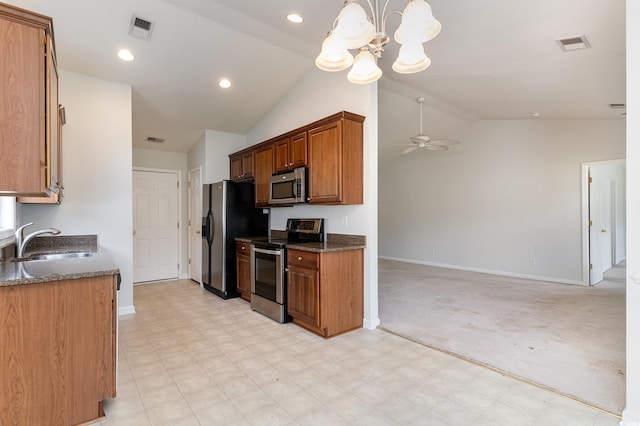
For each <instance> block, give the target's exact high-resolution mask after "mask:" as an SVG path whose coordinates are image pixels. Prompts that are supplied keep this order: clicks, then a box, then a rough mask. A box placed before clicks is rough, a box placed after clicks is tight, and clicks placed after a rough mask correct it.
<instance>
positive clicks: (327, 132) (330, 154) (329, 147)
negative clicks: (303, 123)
mask: <svg viewBox="0 0 640 426" xmlns="http://www.w3.org/2000/svg"><path fill="white" fill-rule="evenodd" d="M308 148H309V198H310V199H309V203H340V202H341V201H342V198H341V196H342V167H343V164H342V122H341V121H337V122H335V123H330V124H327V125H325V126H321V127H318V128H315V129H313V130H310V131H309V140H308Z"/></svg>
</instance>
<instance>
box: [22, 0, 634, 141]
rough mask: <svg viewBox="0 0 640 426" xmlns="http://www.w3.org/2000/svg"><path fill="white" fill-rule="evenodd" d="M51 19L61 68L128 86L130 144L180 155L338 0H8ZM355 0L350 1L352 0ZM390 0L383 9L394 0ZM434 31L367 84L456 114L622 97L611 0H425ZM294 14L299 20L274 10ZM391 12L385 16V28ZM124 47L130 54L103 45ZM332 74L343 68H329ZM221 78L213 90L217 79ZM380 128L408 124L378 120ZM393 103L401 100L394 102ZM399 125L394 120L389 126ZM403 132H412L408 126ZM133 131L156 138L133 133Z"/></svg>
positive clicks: (268, 100)
mask: <svg viewBox="0 0 640 426" xmlns="http://www.w3.org/2000/svg"><path fill="white" fill-rule="evenodd" d="M9 3H10V4H14V5H16V6H19V7H23V8H26V9H30V10H33V11H36V12H39V13H42V14H45V15H49V16H52V17H53V19H54V29H55V37H56V45H57V53H58V62H59V67H60V68H61V69H64V70H67V71H73V72H78V73H83V74H87V75H91V76H95V77H99V78H103V79H107V80H111V81H116V82H122V83H126V84H130V85H131V86H132V88H133V145H134V147H139V148H148V149H162V150H168V151H175V152H188V151H189V149H190V148H191V146H192V145H193V143H194V142H195V140H196V139H197V138H198V136H199V135H200V133H201V132H202V130H203V129H214V130H219V131H224V132H230V133H238V134H246V133H247V132H248V131H249V130H250V129H251V128H252V127H253V126H254V125H255V124H256V123H257V122H258V121H259V120H260V119H261V118H262V117H263V115H264V114H265V113H266V112H267V111H269V110H270V109H271V108H272V107H273V106H274V105H275V104H276V103H277V102H278V101H279V100H280V99H281V98H282V97H283V96H284V94H285V93H286V92H287V91H288V90H290V88H291V87H292V86H293V85H295V84H296V82H297V81H298V80H299V79H300V78H301V77H302V76H303V75H304V74H306V73H307V72H308V71H309V70H311V69H312V68H313V67H314V66H315V65H314V59H315V57H316V56H317V54H318V53H319V50H320V45H321V42H322V40H323V39H324V37H325V36H326V33H327V31H329V30H330V29H331V26H332V24H333V20H334V19H335V17H336V16H337V14H338V12H339V11H340V9H341V7H342V5H343V0H278V1H258V0H216V1H213V0H111V1H99V0H11V1H9ZM361 3H364V0H363V1H362V2H361ZM405 4H406V2H405V1H402V0H390V7H391V8H395V9H402V8H403V7H404V5H405ZM429 4H430V5H431V7H432V9H433V13H434V16H435V17H436V18H437V19H438V20H440V21H441V23H442V27H443V29H442V32H441V33H440V35H438V36H437V37H436V38H435V39H433V40H431V41H429V42H428V43H426V44H425V50H426V53H427V55H428V56H429V57H430V58H431V60H432V65H431V66H430V67H429V68H428V69H427V70H425V71H423V72H421V73H418V74H411V75H400V74H396V73H394V72H393V71H391V64H392V63H393V60H394V59H395V57H396V56H397V46H396V44H395V43H394V42H392V43H390V45H389V46H388V48H387V49H386V50H385V53H384V56H383V58H382V60H381V61H380V65H381V68H382V69H383V71H384V75H383V77H382V79H381V80H380V86H381V88H383V89H386V90H392V91H394V92H398V93H402V94H403V95H405V96H406V97H407V98H415V97H417V96H418V95H426V96H427V97H428V98H429V99H430V100H431V103H432V105H440V106H441V107H442V108H445V109H450V110H453V111H458V112H460V114H461V116H464V117H467V118H468V119H476V118H478V119H525V118H531V114H532V113H534V112H535V113H539V114H540V118H546V119H616V118H620V117H621V112H620V110H615V109H611V108H609V106H608V104H611V103H624V102H625V10H624V2H622V1H613V0H607V1H602V0H562V1H553V0H539V1H526V2H518V1H512V0H484V1H476V0H456V1H451V0H430V1H429ZM291 12H296V13H298V14H300V15H302V16H303V17H304V19H305V21H304V23H302V24H298V25H296V24H292V23H290V22H288V21H287V20H286V19H285V16H286V15H287V14H288V13H291ZM132 14H137V15H139V16H141V17H143V18H145V19H147V20H149V21H152V22H154V24H155V26H154V29H153V32H152V36H151V39H150V40H149V41H146V40H142V39H139V38H134V37H131V36H129V35H128V32H129V24H130V20H131V16H132ZM398 22H399V18H398V16H396V15H392V16H390V17H389V20H388V22H387V24H388V27H389V29H390V32H393V31H394V30H395V28H396V27H397V24H398ZM576 35H585V36H586V37H587V39H588V40H589V42H590V43H591V46H592V47H591V48H590V49H586V50H578V51H572V52H563V51H562V50H561V49H560V48H559V46H558V44H557V43H556V41H555V39H557V38H563V37H570V36H576ZM122 47H128V48H129V49H130V50H132V51H133V52H134V54H135V56H136V60H135V61H134V62H131V63H124V62H121V61H120V60H119V59H117V57H116V55H115V53H116V51H117V50H118V49H120V48H122ZM343 74H344V77H345V78H346V72H343ZM223 77H226V78H229V79H230V80H231V81H232V84H233V86H232V88H231V89H228V90H223V89H221V88H220V87H218V85H217V82H218V80H219V79H221V78H223ZM398 107H399V106H398V105H385V104H384V102H383V103H381V105H380V107H379V108H380V111H379V116H380V122H381V123H384V124H385V126H387V129H386V132H387V133H389V132H394V131H395V130H394V129H393V126H397V132H398V134H402V135H404V134H405V133H407V132H408V133H412V131H413V130H416V129H410V130H409V131H407V130H406V123H396V122H397V121H398V120H392V119H388V120H387V118H386V117H392V116H397V115H398V114H403V113H404V114H410V115H411V116H412V117H415V118H416V119H417V112H416V111H417V110H415V109H413V105H412V109H411V110H409V111H406V112H404V111H401V112H398V111H397V110H395V109H397V108H398ZM404 108H406V106H405V107H404ZM403 127H405V128H403ZM413 133H415V131H413ZM147 136H153V137H159V138H163V139H165V140H166V142H165V143H164V144H162V145H157V144H152V143H150V142H146V141H145V139H146V137H147Z"/></svg>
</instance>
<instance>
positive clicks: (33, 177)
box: [0, 3, 61, 202]
mask: <svg viewBox="0 0 640 426" xmlns="http://www.w3.org/2000/svg"><path fill="white" fill-rule="evenodd" d="M0 34H2V36H1V37H0V88H1V90H0V91H1V92H2V94H3V95H2V96H3V97H4V98H5V99H11V102H0V121H2V122H4V123H6V124H7V125H6V126H3V128H4V130H3V135H2V139H0V195H9V196H20V195H23V196H35V197H49V198H52V197H54V198H55V195H53V194H57V193H58V192H59V188H60V187H61V181H60V170H59V161H58V159H59V157H60V141H61V138H60V137H59V136H60V133H59V127H60V115H59V105H58V73H57V65H56V54H55V43H54V38H53V21H52V19H51V18H49V17H47V16H43V15H39V14H37V13H33V12H29V11H27V10H24V9H20V8H17V7H13V6H10V5H8V4H4V3H0ZM42 201H45V202H51V201H46V199H43V200H42ZM58 201H59V200H55V201H54V202H58Z"/></svg>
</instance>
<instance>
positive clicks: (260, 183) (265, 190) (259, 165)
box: [255, 145, 273, 206]
mask: <svg viewBox="0 0 640 426" xmlns="http://www.w3.org/2000/svg"><path fill="white" fill-rule="evenodd" d="M272 174H273V145H272V146H269V147H267V148H264V149H261V150H260V151H257V152H256V172H255V187H256V206H266V205H268V204H269V191H270V185H269V180H270V179H271V175H272Z"/></svg>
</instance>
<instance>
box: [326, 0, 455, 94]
mask: <svg viewBox="0 0 640 426" xmlns="http://www.w3.org/2000/svg"><path fill="white" fill-rule="evenodd" d="M365 1H366V4H367V5H368V6H369V10H370V12H371V15H367V12H366V11H365V9H364V8H363V7H362V6H361V5H360V1H359V0H346V2H345V6H344V7H343V8H342V10H341V11H340V14H339V15H338V17H337V18H336V19H335V21H334V25H333V29H332V30H331V32H329V35H328V36H327V38H326V39H325V40H324V42H323V43H322V50H321V52H320V54H319V55H318V57H317V58H316V66H317V67H318V68H320V69H321V70H324V71H331V72H336V71H343V70H346V69H347V68H349V67H352V68H351V70H350V71H349V73H348V74H347V78H348V79H349V81H351V82H352V83H356V84H367V83H372V82H374V81H376V80H378V79H379V78H380V77H381V76H382V70H380V68H379V67H378V65H377V64H376V60H377V59H380V58H381V57H382V53H383V51H384V47H385V46H386V45H387V43H389V40H390V37H389V35H387V33H386V30H385V22H386V19H387V17H388V16H389V15H391V14H393V13H396V14H399V15H401V16H402V19H401V21H400V26H399V27H398V29H397V30H396V32H395V34H394V36H393V38H394V40H395V41H396V42H397V43H398V44H400V51H399V54H398V58H397V59H396V61H395V62H394V63H393V66H392V69H393V70H394V71H395V72H397V73H401V74H412V73H416V72H420V71H422V70H424V69H426V68H427V67H429V65H431V60H430V59H429V58H428V57H427V55H426V54H425V53H424V47H423V45H422V44H423V43H426V42H427V41H429V40H431V39H433V38H434V37H435V36H437V35H438V33H440V30H441V28H442V26H441V24H440V22H439V21H438V20H437V19H435V18H434V17H433V14H432V12H431V7H430V6H429V4H427V2H426V1H424V0H409V1H408V4H407V6H406V7H405V9H404V10H403V11H402V12H400V11H398V10H390V11H387V7H388V5H389V2H390V1H391V0H384V1H383V3H384V4H383V5H382V7H381V5H380V3H381V0H365ZM351 49H358V54H357V55H356V57H355V59H354V57H353V55H352V54H351V52H349V50H351Z"/></svg>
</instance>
